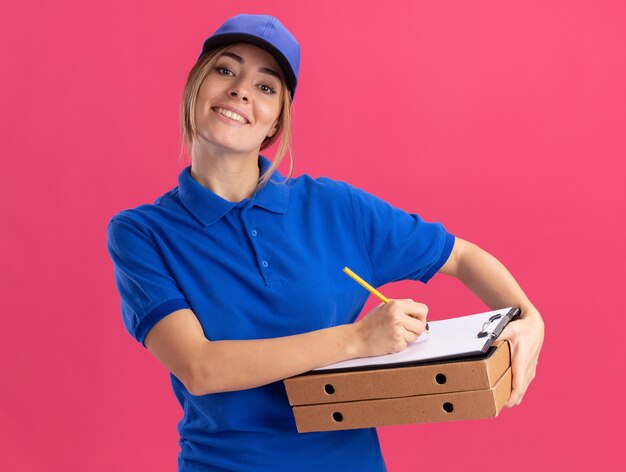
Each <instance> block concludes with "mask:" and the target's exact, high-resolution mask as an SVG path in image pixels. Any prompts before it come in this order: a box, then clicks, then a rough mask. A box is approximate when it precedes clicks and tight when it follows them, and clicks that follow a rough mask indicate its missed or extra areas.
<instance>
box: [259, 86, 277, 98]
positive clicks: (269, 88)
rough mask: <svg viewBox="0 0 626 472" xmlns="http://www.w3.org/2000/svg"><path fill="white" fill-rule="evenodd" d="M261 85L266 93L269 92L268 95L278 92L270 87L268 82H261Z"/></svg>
mask: <svg viewBox="0 0 626 472" xmlns="http://www.w3.org/2000/svg"><path fill="white" fill-rule="evenodd" d="M259 87H260V88H261V90H263V92H264V93H267V94H268V95H273V94H275V93H276V90H274V89H273V88H272V87H270V86H269V85H267V84H261V85H260V86H259ZM263 87H265V88H263Z"/></svg>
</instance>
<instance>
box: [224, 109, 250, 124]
mask: <svg viewBox="0 0 626 472" xmlns="http://www.w3.org/2000/svg"><path fill="white" fill-rule="evenodd" d="M216 111H217V112H218V113H219V114H221V115H224V116H227V117H228V118H231V119H233V120H237V121H240V122H241V123H247V121H246V119H245V118H244V117H243V116H241V115H238V114H237V113H233V112H232V111H230V110H224V109H223V108H216Z"/></svg>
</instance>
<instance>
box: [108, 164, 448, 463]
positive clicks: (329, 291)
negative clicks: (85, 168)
mask: <svg viewBox="0 0 626 472" xmlns="http://www.w3.org/2000/svg"><path fill="white" fill-rule="evenodd" d="M269 166H270V162H269V161H268V160H267V159H266V158H265V157H263V156H259V168H260V169H261V171H265V170H266V169H267V168H268V167H269ZM189 170H190V167H186V168H185V169H183V170H182V171H181V172H180V175H179V176H178V186H177V187H175V188H173V189H172V190H170V191H168V192H167V193H165V194H164V195H162V196H160V197H159V198H157V199H156V201H155V202H154V204H151V205H141V206H138V207H136V208H132V209H128V210H124V211H121V212H119V213H118V214H116V215H115V216H113V218H112V219H111V220H110V222H109V225H108V228H107V247H108V250H109V254H110V256H111V258H112V260H113V263H114V273H115V281H116V286H117V289H118V292H119V294H120V298H121V311H122V319H123V322H124V325H125V327H126V329H127V331H128V332H129V333H130V335H131V336H132V337H133V338H135V339H136V340H137V341H138V342H141V343H143V342H144V339H145V336H146V334H147V333H148V331H150V329H151V328H152V327H153V326H154V325H155V324H156V323H157V322H158V321H159V320H161V319H162V318H163V317H165V316H167V315H168V314H170V313H172V312H173V311H175V310H178V309H181V308H189V309H191V310H193V312H194V313H195V315H196V316H197V318H198V320H199V322H200V324H201V325H202V328H203V330H204V334H205V335H206V337H207V338H208V339H209V340H225V339H261V338H273V337H279V336H288V335H293V334H300V333H304V332H308V331H312V330H317V329H322V328H328V327H331V326H336V325H341V324H346V323H351V322H353V321H354V320H355V319H356V318H357V316H358V315H359V313H360V311H361V309H362V308H363V305H364V304H365V302H366V300H367V297H368V295H369V294H368V292H366V291H365V290H364V289H363V288H362V287H361V286H360V285H358V284H356V283H355V282H354V281H353V280H351V279H350V278H349V277H347V276H346V275H345V274H344V273H343V271H342V269H343V267H344V266H348V267H350V268H351V269H352V270H354V271H355V272H356V273H358V274H359V275H361V276H362V277H363V278H365V279H366V280H368V281H370V283H372V285H374V286H375V287H379V286H381V285H384V284H386V283H388V282H393V281H398V280H403V279H413V280H419V281H421V282H423V283H426V282H428V280H429V279H430V278H431V277H432V276H433V275H434V274H435V273H436V272H437V271H438V270H439V268H440V267H441V266H442V265H443V264H444V263H445V262H446V260H447V258H448V256H449V255H450V252H451V250H452V247H453V245H454V236H453V235H452V234H450V233H448V232H447V231H446V230H445V228H444V227H443V225H442V224H441V223H431V222H426V221H424V220H423V219H422V218H420V217H419V216H418V215H416V214H410V213H407V212H405V211H402V210H400V209H397V208H394V207H392V206H391V205H389V204H387V203H386V202H385V201H383V200H381V199H379V198H377V197H375V196H373V195H371V194H369V193H367V192H365V191H363V190H361V189H358V188H356V187H353V186H351V185H349V184H347V183H344V182H340V181H335V180H332V179H329V178H326V177H320V178H312V177H310V176H308V175H302V176H299V177H297V178H293V179H291V180H290V181H289V182H287V183H284V182H283V177H282V176H281V175H280V174H279V173H278V172H275V173H274V175H273V176H272V178H271V179H270V181H269V182H268V183H267V184H266V185H265V187H264V188H262V189H261V190H260V191H257V192H256V193H254V194H253V196H252V197H251V198H250V199H247V198H246V199H244V200H242V201H241V202H229V201H227V200H224V199H222V198H221V197H219V196H218V195H216V194H214V193H213V192H211V191H210V190H208V189H206V188H205V187H203V186H202V185H201V184H199V183H198V182H197V181H196V180H194V179H193V178H192V176H191V174H190V173H189ZM170 376H171V382H172V387H173V389H174V393H175V395H176V398H177V399H178V401H179V403H180V405H181V407H182V408H183V418H182V420H181V421H180V423H179V425H178V431H179V434H180V441H179V444H180V448H181V449H180V454H179V457H178V465H179V470H181V471H200V470H202V471H204V470H237V471H255V472H259V471H265V470H267V471H278V470H280V471H282V470H285V471H293V470H298V471H301V472H303V471H315V472H319V471H321V470H342V471H352V470H355V471H356V470H358V471H380V470H385V465H384V461H383V458H382V455H381V452H380V446H379V442H378V437H377V434H376V430H375V429H373V428H372V429H358V430H347V431H336V432H323V433H303V434H299V433H298V432H297V431H296V426H295V422H294V418H293V414H292V411H291V407H290V406H289V403H288V401H287V396H286V393H285V389H284V386H283V384H282V382H275V383H271V384H268V385H265V386H262V387H258V388H252V389H247V390H241V391H236V392H224V393H215V394H209V395H203V396H194V395H191V394H190V393H189V392H188V391H187V390H186V388H185V386H184V385H183V384H182V383H181V382H180V380H178V379H177V378H176V377H175V376H174V375H172V374H170Z"/></svg>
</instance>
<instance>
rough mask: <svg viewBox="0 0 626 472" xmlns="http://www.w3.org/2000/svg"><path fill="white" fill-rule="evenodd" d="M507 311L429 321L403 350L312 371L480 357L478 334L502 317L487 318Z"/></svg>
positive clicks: (481, 341) (493, 327)
mask: <svg viewBox="0 0 626 472" xmlns="http://www.w3.org/2000/svg"><path fill="white" fill-rule="evenodd" d="M510 310H511V307H508V308H501V309H498V310H493V311H486V312H484V313H478V314H475V315H467V316H460V317H457V318H450V319H447V320H440V321H429V322H428V325H429V327H430V330H429V331H430V334H426V333H424V334H422V335H421V336H420V337H419V338H417V340H416V341H415V342H414V343H411V344H409V345H408V346H407V348H406V349H405V350H403V351H400V352H397V353H395V354H387V355H384V356H375V357H361V358H358V359H350V360H347V361H343V362H338V363H336V364H331V365H327V366H325V367H319V368H317V369H314V370H316V371H317V370H328V369H349V368H355V367H364V366H376V365H386V364H397V363H401V362H415V361H428V360H436V359H445V358H451V357H462V356H469V355H473V354H480V353H481V352H482V351H481V349H482V348H483V346H484V345H485V343H486V342H487V341H488V340H489V336H487V337H482V338H479V337H478V336H477V335H478V333H479V332H480V331H483V330H484V331H487V332H488V333H492V332H493V330H494V329H495V328H496V327H497V326H498V324H499V323H500V322H501V321H502V317H500V318H499V319H497V320H494V321H492V322H489V318H490V317H492V316H493V315H497V314H501V315H502V316H504V315H506V314H507V313H509V311H510Z"/></svg>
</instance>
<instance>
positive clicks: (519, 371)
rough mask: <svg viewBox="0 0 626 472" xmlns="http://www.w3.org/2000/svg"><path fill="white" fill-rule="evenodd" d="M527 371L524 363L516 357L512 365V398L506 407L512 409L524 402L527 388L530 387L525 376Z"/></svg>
mask: <svg viewBox="0 0 626 472" xmlns="http://www.w3.org/2000/svg"><path fill="white" fill-rule="evenodd" d="M526 371H527V369H524V368H523V366H522V362H520V361H519V360H518V359H517V357H515V358H514V360H513V363H512V365H511V373H512V375H513V379H512V382H511V396H510V397H509V400H508V401H507V403H506V404H505V405H504V406H506V407H508V408H511V407H514V406H517V405H519V404H520V403H521V402H522V397H523V396H524V393H526V388H527V387H528V382H527V379H526V375H525V374H526Z"/></svg>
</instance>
